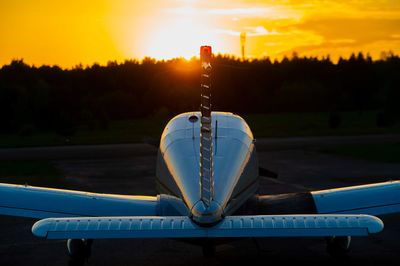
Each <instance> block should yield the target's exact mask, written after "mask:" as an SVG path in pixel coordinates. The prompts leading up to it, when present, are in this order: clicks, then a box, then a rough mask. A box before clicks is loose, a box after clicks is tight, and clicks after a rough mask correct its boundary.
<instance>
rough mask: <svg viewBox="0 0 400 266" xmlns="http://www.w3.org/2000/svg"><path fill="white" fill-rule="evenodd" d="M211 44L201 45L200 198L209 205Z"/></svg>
mask: <svg viewBox="0 0 400 266" xmlns="http://www.w3.org/2000/svg"><path fill="white" fill-rule="evenodd" d="M210 59H211V46H201V48H200V61H201V85H200V87H201V106H200V109H201V125H200V198H201V200H202V201H203V203H204V204H205V205H206V206H207V207H209V206H210V203H211V201H212V199H213V193H214V192H213V186H214V183H213V170H212V166H213V160H212V145H213V144H212V125H211V63H210V61H211V60H210Z"/></svg>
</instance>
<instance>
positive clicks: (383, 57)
mask: <svg viewBox="0 0 400 266" xmlns="http://www.w3.org/2000/svg"><path fill="white" fill-rule="evenodd" d="M360 54H361V55H362V56H363V59H364V60H369V59H371V61H372V62H377V61H385V60H387V59H389V58H399V57H400V55H399V54H395V53H393V51H391V50H389V51H382V52H381V55H380V57H379V58H373V57H372V56H371V55H370V54H369V53H367V54H364V53H363V52H361V51H359V52H353V53H351V54H350V55H349V56H347V57H345V56H339V57H338V58H336V60H332V58H331V57H330V55H329V54H328V55H322V56H312V55H311V56H299V55H298V54H297V53H296V52H294V53H293V54H291V55H283V56H282V58H280V59H278V58H274V59H272V58H270V57H268V56H266V57H260V58H246V59H245V60H244V61H243V60H242V58H241V57H240V56H236V55H231V54H220V53H219V54H213V57H221V58H229V59H231V60H234V61H239V62H241V63H252V62H254V61H270V62H271V63H272V64H274V63H282V61H284V60H286V59H287V60H289V61H291V60H293V59H294V58H295V57H296V58H297V59H300V60H301V59H306V60H312V59H317V60H318V61H323V60H329V61H330V62H331V63H332V64H334V65H337V64H338V63H339V61H340V60H344V61H349V60H351V58H352V57H355V58H358V57H359V55H360ZM147 60H149V61H154V62H155V63H160V62H161V63H163V62H165V63H168V62H173V61H183V62H184V63H190V62H191V61H193V60H200V57H198V56H193V57H191V58H190V59H187V58H185V57H174V58H169V59H156V58H154V57H150V56H145V57H143V58H141V59H140V58H125V59H122V60H121V61H117V60H108V61H106V62H104V63H99V62H92V63H88V64H82V63H77V64H74V65H72V66H68V67H64V66H60V65H58V64H41V65H37V64H29V63H28V62H26V61H25V59H24V58H12V59H11V60H10V62H9V63H6V64H3V65H0V70H1V69H2V68H3V67H5V66H10V65H11V64H12V63H13V62H22V63H23V64H24V65H27V66H29V67H31V68H40V67H59V68H61V69H62V70H72V69H77V68H82V69H85V68H90V67H93V66H95V65H98V66H100V67H107V66H109V65H112V64H117V65H122V64H125V63H126V62H134V63H137V64H143V62H144V61H147Z"/></svg>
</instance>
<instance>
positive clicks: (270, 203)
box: [235, 181, 400, 215]
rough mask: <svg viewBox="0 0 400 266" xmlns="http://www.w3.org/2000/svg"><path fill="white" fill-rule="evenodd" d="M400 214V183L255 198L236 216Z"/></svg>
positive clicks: (393, 182)
mask: <svg viewBox="0 0 400 266" xmlns="http://www.w3.org/2000/svg"><path fill="white" fill-rule="evenodd" d="M397 212H400V181H389V182H383V183H376V184H369V185H361V186H351V187H343V188H337V189H328V190H320V191H311V192H301V193H290V194H278V195H264V196H255V197H253V198H252V199H250V200H249V201H248V202H247V203H246V204H244V205H243V206H242V207H241V209H239V210H238V212H237V213H235V214H239V215H240V214H246V215H250V214H304V213H308V214H367V215H383V214H390V213H397Z"/></svg>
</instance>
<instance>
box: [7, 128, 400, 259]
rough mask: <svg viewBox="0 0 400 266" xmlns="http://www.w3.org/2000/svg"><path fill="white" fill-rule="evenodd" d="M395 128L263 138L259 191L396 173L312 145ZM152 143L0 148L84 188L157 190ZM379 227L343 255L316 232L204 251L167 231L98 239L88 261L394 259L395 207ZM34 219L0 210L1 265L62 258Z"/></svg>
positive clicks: (399, 232) (398, 225)
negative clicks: (36, 231)
mask: <svg viewBox="0 0 400 266" xmlns="http://www.w3.org/2000/svg"><path fill="white" fill-rule="evenodd" d="M399 141H400V137H399V136H398V135H379V136H374V135H372V136H362V137H317V138H292V139H262V140H258V142H257V149H258V155H259V162H260V165H261V166H263V167H267V168H269V169H271V170H273V171H276V172H278V173H279V179H277V180H271V179H268V178H262V179H261V182H260V183H261V186H260V191H259V193H260V194H279V193H288V192H298V191H308V190H319V189H326V188H334V187H342V186H351V185H359V184H366V183H374V182H382V181H387V180H390V179H400V164H389V163H378V162H371V161H365V160H358V159H353V158H348V157H341V156H336V155H329V154H323V153H319V152H317V151H316V150H317V148H318V147H323V146H329V145H337V144H350V143H380V142H389V143H390V142H399ZM156 152H157V150H156V148H154V147H152V146H149V145H146V144H121V145H101V146H73V147H50V148H24V149H0V160H45V161H51V162H52V163H54V165H55V166H56V167H57V168H59V169H60V170H61V171H62V173H63V179H62V184H61V185H62V187H63V188H66V189H77V190H84V191H90V192H104V193H119V194H130V195H155V194H156V191H155V188H154V187H155V186H154V176H155V164H156ZM380 218H381V219H382V220H383V221H384V223H385V229H384V230H383V232H381V233H378V234H375V235H372V236H369V237H355V238H353V240H352V245H351V248H352V251H351V253H350V255H349V257H348V258H347V259H346V260H343V261H337V260H334V259H332V258H331V257H330V256H329V255H328V254H327V253H326V251H325V240H324V239H322V238H263V239H257V240H256V241H255V240H254V239H241V240H238V241H235V242H231V243H228V244H224V245H221V246H218V247H217V252H216V256H215V257H214V258H212V259H205V258H203V256H202V252H201V248H200V247H198V246H193V245H190V244H186V243H183V242H179V241H175V240H168V239H161V240H159V239H146V240H141V239H138V240H137V239H125V240H96V241H94V244H93V250H92V256H91V258H90V260H89V264H88V265H221V264H223V265H226V264H233V265H239V264H240V265H250V264H255V263H263V264H277V263H279V264H282V263H284V264H286V263H290V264H299V263H307V264H311V265H324V264H325V265H326V264H328V265H337V264H347V265H350V264H351V265H398V263H399V262H400V245H399V239H400V214H392V215H385V216H381V217H380ZM35 221H36V220H35V219H28V218H19V217H8V216H0V236H1V237H0V265H28V264H29V265H67V263H68V256H67V251H66V243H65V241H57V240H56V241H54V240H44V239H40V238H37V237H34V236H33V235H32V234H31V231H30V230H31V226H32V224H33V223H34V222H35Z"/></svg>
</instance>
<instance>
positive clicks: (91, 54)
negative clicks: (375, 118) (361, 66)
mask: <svg viewBox="0 0 400 266" xmlns="http://www.w3.org/2000/svg"><path fill="white" fill-rule="evenodd" d="M0 24H1V28H0V36H1V41H0V65H3V64H8V63H9V62H10V61H11V60H12V59H21V58H23V59H24V61H25V62H26V63H29V64H35V65H41V64H50V65H53V64H57V65H60V66H62V67H72V66H74V65H77V64H79V63H82V64H83V65H86V64H90V65H91V64H92V63H94V62H98V63H100V64H106V63H107V61H109V60H117V61H123V60H124V59H127V58H139V59H141V58H143V57H145V56H151V57H155V58H157V59H169V58H173V57H182V56H183V57H186V58H190V57H192V56H198V55H199V47H200V45H202V44H209V45H212V46H213V51H214V52H215V53H223V54H234V55H236V56H240V40H239V36H240V33H241V32H246V34H247V40H246V55H247V56H248V57H251V58H255V57H263V56H270V57H271V58H282V56H283V55H291V54H292V53H293V51H296V52H297V53H298V54H299V55H300V56H303V55H307V56H308V55H313V56H324V55H327V54H330V55H331V57H332V58H333V59H337V57H338V56H340V55H342V56H345V57H348V56H349V55H350V54H351V52H353V51H354V52H358V51H363V52H365V53H370V54H371V55H372V56H373V57H374V58H379V57H380V53H381V51H388V50H392V51H393V52H394V53H396V54H399V53H400V1H399V0H373V1H372V0H365V1H361V0H347V1H342V0H319V1H317V0H315V1H303V0H292V1H290V0H275V1H273V0H271V1H261V0H260V1H257V0H250V1H244V0H218V1H215V0H214V1H210V0H202V1H200V0H198V1H196V0H165V1H160V0H147V1H132V0H89V1H85V0H79V1H77V0H69V1H65V0H61V1H54V0H51V1H50V0H25V1H22V0H13V1H6V0H0Z"/></svg>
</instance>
